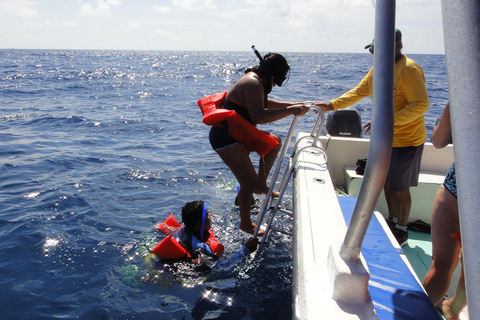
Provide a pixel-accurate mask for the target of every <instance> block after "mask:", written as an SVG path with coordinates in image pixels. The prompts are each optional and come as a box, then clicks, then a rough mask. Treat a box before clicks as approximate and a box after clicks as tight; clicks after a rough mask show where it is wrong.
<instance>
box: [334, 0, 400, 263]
mask: <svg viewBox="0 0 480 320" xmlns="http://www.w3.org/2000/svg"><path fill="white" fill-rule="evenodd" d="M394 67H395V1H392V0H378V1H376V8H375V49H374V66H373V93H372V101H373V110H372V111H373V112H372V127H371V128H372V130H371V132H372V133H371V136H370V149H369V153H368V162H367V167H366V170H365V175H364V179H363V182H362V185H361V187H360V193H359V197H358V199H357V203H356V205H355V208H354V210H353V214H352V219H351V220H350V224H349V227H348V230H347V234H346V235H345V240H344V243H343V245H342V249H341V255H342V258H343V259H344V260H349V261H351V260H358V259H359V257H360V249H361V247H362V242H363V239H364V238H365V234H366V233H367V228H368V225H369V224H370V220H371V219H372V215H373V211H374V209H375V205H376V203H377V200H378V197H379V196H380V193H381V192H382V188H383V185H384V184H385V179H386V177H387V172H388V168H389V166H390V156H391V153H392V143H393V84H394Z"/></svg>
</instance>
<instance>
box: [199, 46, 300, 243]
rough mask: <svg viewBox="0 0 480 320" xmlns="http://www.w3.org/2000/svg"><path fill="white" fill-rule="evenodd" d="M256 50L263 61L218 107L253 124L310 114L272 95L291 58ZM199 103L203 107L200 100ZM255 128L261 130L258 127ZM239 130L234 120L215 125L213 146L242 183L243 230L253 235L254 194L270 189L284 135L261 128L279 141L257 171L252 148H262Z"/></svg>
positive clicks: (263, 192)
mask: <svg viewBox="0 0 480 320" xmlns="http://www.w3.org/2000/svg"><path fill="white" fill-rule="evenodd" d="M252 48H254V47H252ZM254 51H255V53H256V54H257V56H258V57H259V59H260V64H259V65H257V66H254V67H251V68H248V69H247V70H245V74H244V75H243V76H242V77H241V78H240V79H239V80H238V81H237V82H236V83H235V84H234V85H233V86H232V87H231V88H230V90H229V91H228V92H225V96H224V97H222V98H223V100H221V101H220V103H219V108H218V109H222V110H234V111H235V112H236V114H238V115H239V116H241V118H242V120H244V121H245V122H247V125H250V126H252V127H254V126H256V125H257V124H261V123H270V122H274V121H277V120H280V119H282V118H285V117H287V116H290V115H293V116H303V115H304V114H305V113H307V111H308V109H309V108H308V107H306V106H305V105H304V104H303V103H301V102H296V103H292V102H281V101H276V100H273V99H270V98H269V97H268V94H269V93H270V92H271V91H272V88H273V87H274V86H276V85H277V86H279V87H281V86H282V84H283V83H284V81H285V80H286V79H287V78H288V76H289V72H290V66H289V65H288V63H287V60H286V59H285V58H284V57H283V56H282V55H280V54H278V53H268V54H266V55H265V56H264V57H263V58H262V57H261V55H260V54H259V53H258V51H256V50H255V49H254ZM200 101H201V100H199V102H200ZM199 106H200V107H201V108H202V106H201V104H200V103H199ZM203 111H204V110H203V109H202V112H203ZM224 112H225V111H224ZM204 114H205V113H204ZM204 122H205V118H204ZM255 130H257V131H259V130H258V129H256V128H255ZM235 131H245V130H242V128H239V129H238V130H232V123H231V122H230V121H223V122H220V123H218V124H214V125H213V126H212V128H211V129H210V135H209V139H210V144H211V146H212V148H213V149H214V150H215V151H216V152H217V153H218V155H219V156H220V158H221V159H222V160H223V162H225V164H226V165H227V166H228V167H229V168H230V170H232V173H233V174H234V175H235V177H236V179H237V180H238V183H239V185H240V188H239V191H238V195H237V203H238V206H239V210H240V229H241V230H242V231H244V232H246V233H250V234H253V233H254V232H255V229H256V227H257V226H256V224H255V223H253V222H252V219H251V217H250V210H251V205H252V197H253V194H254V193H255V194H267V193H268V191H269V190H268V186H267V177H268V174H269V172H270V169H271V168H272V166H273V163H274V162H275V159H276V157H277V154H278V152H279V151H280V148H281V138H280V137H279V136H278V135H276V134H273V133H269V132H261V131H259V132H261V133H263V134H264V135H266V136H267V137H268V138H269V139H272V138H273V139H275V140H276V141H277V142H275V141H274V142H275V143H274V144H273V145H272V148H269V149H268V152H266V153H265V154H262V153H261V152H259V154H260V155H261V158H260V163H259V169H258V173H257V172H256V171H255V168H254V166H253V164H252V161H251V159H250V156H249V154H250V152H252V151H257V152H258V150H256V148H255V146H254V145H253V144H252V143H251V142H248V141H247V140H245V141H242V140H240V139H241V138H236V135H235ZM252 131H253V130H252ZM268 138H266V139H265V140H268ZM273 139H272V140H273ZM256 140H259V139H256ZM263 232H264V231H263V230H260V232H259V233H258V234H259V235H260V236H261V235H263Z"/></svg>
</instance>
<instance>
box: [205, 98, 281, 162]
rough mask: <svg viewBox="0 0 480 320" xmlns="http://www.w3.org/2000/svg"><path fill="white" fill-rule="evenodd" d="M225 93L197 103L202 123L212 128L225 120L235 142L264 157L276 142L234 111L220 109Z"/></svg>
mask: <svg viewBox="0 0 480 320" xmlns="http://www.w3.org/2000/svg"><path fill="white" fill-rule="evenodd" d="M227 93H228V91H226V90H225V91H223V92H221V93H216V94H213V95H211V96H208V97H204V98H202V99H200V100H198V101H197V104H198V106H199V107H200V110H201V111H202V113H203V120H202V121H203V123H205V124H206V125H209V126H212V125H218V124H221V123H222V122H223V121H225V120H227V123H228V134H229V135H231V136H232V137H233V138H234V139H235V140H238V141H240V142H243V143H245V144H247V145H248V146H250V147H252V148H253V150H255V151H256V152H257V153H258V154H259V155H260V156H261V157H262V158H263V157H265V155H266V154H267V153H269V152H270V151H271V150H272V149H273V148H275V146H276V145H277V144H278V141H277V140H276V139H274V138H273V137H271V136H270V135H269V134H266V133H265V132H263V131H260V130H258V129H257V127H255V126H254V125H253V124H251V123H250V122H248V121H247V120H245V118H243V117H242V116H240V115H239V114H238V113H237V112H236V111H235V110H227V109H222V108H221V106H222V104H223V101H224V100H225V99H226V97H227Z"/></svg>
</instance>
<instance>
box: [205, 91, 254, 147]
mask: <svg viewBox="0 0 480 320" xmlns="http://www.w3.org/2000/svg"><path fill="white" fill-rule="evenodd" d="M222 108H223V109H228V110H235V111H236V112H237V113H238V114H239V115H240V116H242V117H243V118H245V120H247V121H248V122H250V123H251V124H253V122H252V119H251V118H250V114H249V113H248V109H247V108H246V107H243V106H240V105H238V104H236V103H233V102H231V101H230V100H228V99H225V101H224V102H223V105H222ZM253 125H254V124H253ZM209 139H210V144H211V145H212V148H213V150H215V151H217V150H220V149H223V148H226V147H229V146H231V145H234V144H235V143H238V142H239V141H237V140H235V139H234V138H232V136H230V135H229V134H228V124H227V121H224V122H223V123H222V127H220V126H213V127H212V128H211V129H210V134H209Z"/></svg>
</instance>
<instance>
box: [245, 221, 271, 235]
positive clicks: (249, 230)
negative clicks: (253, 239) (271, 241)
mask: <svg viewBox="0 0 480 320" xmlns="http://www.w3.org/2000/svg"><path fill="white" fill-rule="evenodd" d="M255 229H257V225H256V224H255V223H253V222H250V223H245V224H243V223H241V222H240V230H242V231H243V232H246V233H249V234H254V233H255ZM264 233H265V230H263V229H262V228H260V230H258V236H259V237H261V236H263V235H264Z"/></svg>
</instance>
